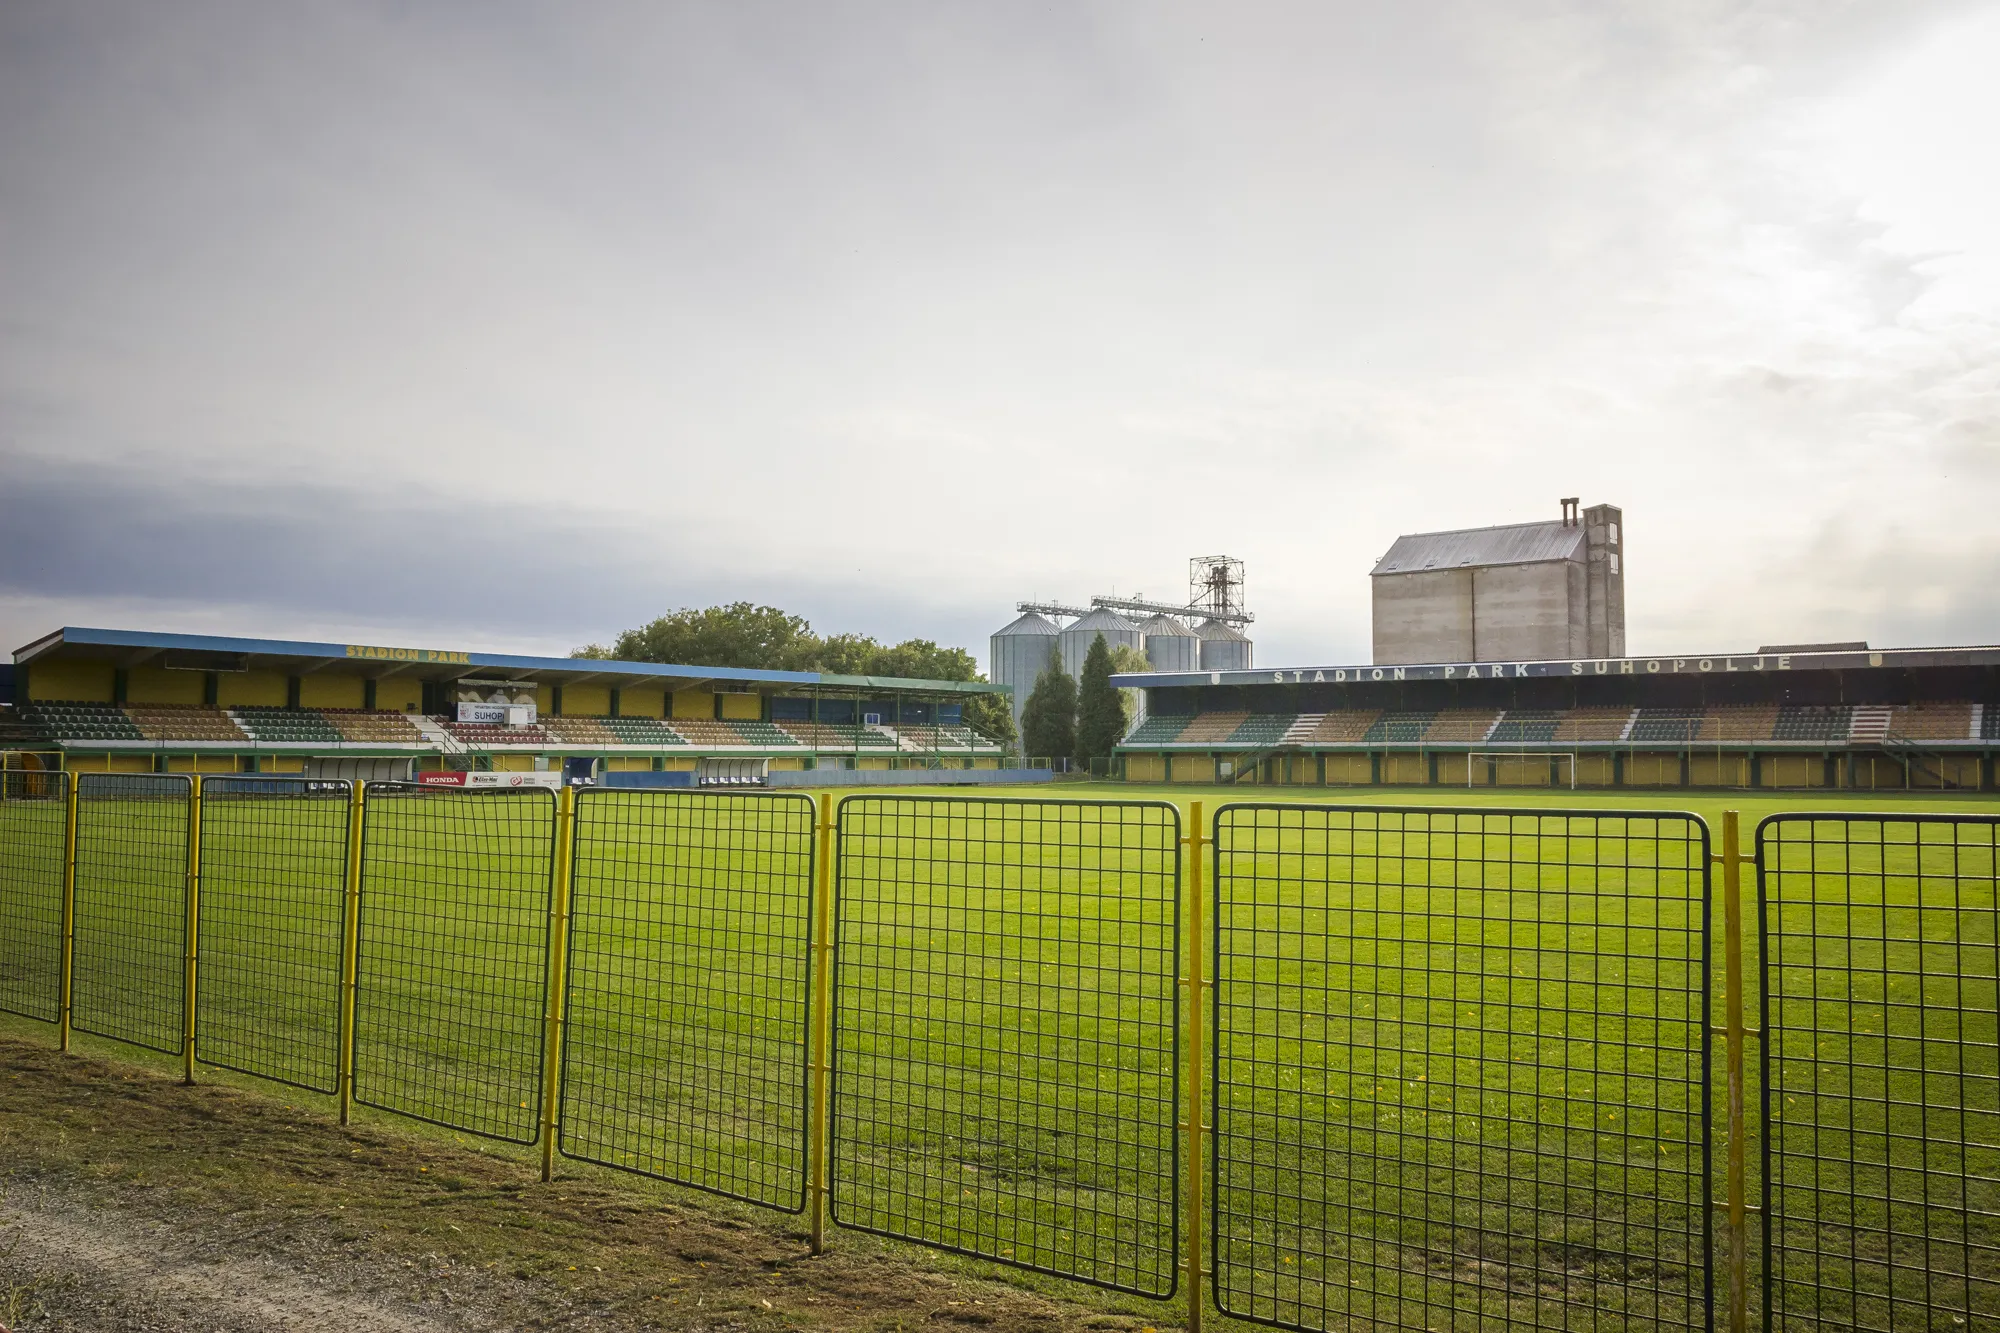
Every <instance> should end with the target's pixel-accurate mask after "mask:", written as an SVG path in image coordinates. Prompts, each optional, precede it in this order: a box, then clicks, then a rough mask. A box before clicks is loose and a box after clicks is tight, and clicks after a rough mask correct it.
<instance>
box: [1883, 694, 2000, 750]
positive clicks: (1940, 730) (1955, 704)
mask: <svg viewBox="0 0 2000 1333" xmlns="http://www.w3.org/2000/svg"><path fill="white" fill-rule="evenodd" d="M1889 735H1890V737H1891V738H1892V739H1895V740H1911V741H1969V740H1977V739H1979V738H1978V737H1977V736H1975V735H1974V732H1973V718H1972V705H1971V704H1970V703H1967V702H1965V701H1963V700H1953V701H1949V702H1940V703H1920V704H1901V705H1898V706H1897V707H1896V708H1894V709H1892V710H1891V711H1890V714H1889Z"/></svg>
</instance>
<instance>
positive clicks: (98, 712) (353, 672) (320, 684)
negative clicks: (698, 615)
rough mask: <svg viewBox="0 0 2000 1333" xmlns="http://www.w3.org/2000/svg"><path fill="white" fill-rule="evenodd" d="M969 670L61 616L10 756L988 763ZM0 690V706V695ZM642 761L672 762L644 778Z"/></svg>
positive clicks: (697, 774)
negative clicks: (917, 672)
mask: <svg viewBox="0 0 2000 1333" xmlns="http://www.w3.org/2000/svg"><path fill="white" fill-rule="evenodd" d="M1004 692H1005V691H1004V688H1003V687H1001V686H997V685H988V684H985V683H983V682H962V681H943V680H904V679H898V678H893V677H878V676H840V675H829V674H824V673H821V672H812V671H748V670H737V669H732V668H726V667H695V666H671V665H662V664H659V663H654V662H608V661H599V660H594V659H584V658H567V657H527V656H517V655H513V654H505V653H474V652H460V651H454V650H449V649H436V648H397V647H384V646H378V645H374V644H340V643H300V642H291V641H286V640H275V639H234V638H221V637H214V636H210V635H200V634H150V633H139V632H133V631H127V630H98V629H75V628H65V629H59V630H57V631H55V632H54V633H52V634H49V635H46V636H44V637H43V638H40V639H37V640H36V641H35V642H33V643H31V644H29V645H28V646H27V647H25V648H22V649H20V650H19V651H18V652H16V653H15V654H14V666H13V681H12V700H11V702H12V704H13V707H11V708H9V709H5V710H0V718H5V721H4V723H0V726H4V731H0V750H5V751H10V752H12V753H11V754H10V756H9V758H10V764H9V766H11V767H43V768H53V767H62V768H67V769H70V770H73V771H78V772H97V773H102V772H111V773H151V772H177V773H291V774H299V775H303V776H307V777H364V778H407V777H410V776H413V775H421V774H423V773H427V772H431V773H438V772H449V771H465V772H503V773H504V772H517V773H520V772H551V771H554V772H563V773H567V774H569V775H570V776H572V777H580V776H592V777H596V778H597V779H598V780H600V781H610V782H614V783H616V784H618V785H656V784H657V785H668V784H672V783H675V782H676V781H678V782H693V781H702V782H737V781H745V782H747V781H756V780H758V779H760V778H761V777H762V775H763V774H765V773H767V772H770V771H772V770H779V771H782V770H787V769H790V770H803V769H808V768H821V767H837V768H848V769H898V768H938V767H956V768H997V767H999V764H1000V759H1001V749H1000V747H999V746H998V745H997V744H995V743H994V742H992V741H991V740H989V739H987V738H986V737H984V736H982V735H980V734H979V733H977V732H975V731H974V730H972V729H971V728H970V727H968V726H967V725H966V724H965V721H964V718H963V713H962V706H963V703H964V700H965V699H966V697H967V696H968V695H973V694H991V693H1004ZM0 702H8V700H6V699H5V698H0ZM639 774H662V775H664V774H686V775H687V776H686V777H684V778H681V779H678V780H676V779H672V778H659V779H645V778H640V777H638V776H636V775H639Z"/></svg>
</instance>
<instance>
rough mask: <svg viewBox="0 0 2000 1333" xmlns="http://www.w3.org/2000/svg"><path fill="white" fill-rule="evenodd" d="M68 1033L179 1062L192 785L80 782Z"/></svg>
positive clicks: (168, 780)
mask: <svg viewBox="0 0 2000 1333" xmlns="http://www.w3.org/2000/svg"><path fill="white" fill-rule="evenodd" d="M76 781H77V789H76V798H77V814H76V883H75V887H74V898H75V901H74V905H73V906H72V908H71V912H72V922H71V930H72V931H73V933H74V942H73V944H72V946H71V947H72V953H71V962H70V967H71V979H70V1026H71V1027H73V1028H75V1029H76V1030H77V1031H79V1032H90V1033H94V1034H96V1035H97V1036H100V1037H112V1038H116V1039H117V1040H119V1041H127V1042H131V1043H132V1044H133V1045H135V1046H144V1047H147V1048H149V1049H151V1050H156V1051H162V1052H165V1053H166V1054H168V1055H177V1054H179V1053H180V1050H181V1041H182V1037H183V1034H184V1025H185V1023H186V1020H187V972H186V956H185V951H186V947H187V892H188V823H189V814H190V809H189V807H190V803H191V800H192V796H193V791H194V783H193V780H192V779H190V778H186V777H181V776H179V775H177V774H167V773H158V774H155V773H134V774H123V773H79V774H78V775H77V779H76Z"/></svg>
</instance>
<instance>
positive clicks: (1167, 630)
mask: <svg viewBox="0 0 2000 1333" xmlns="http://www.w3.org/2000/svg"><path fill="white" fill-rule="evenodd" d="M1139 633H1140V635H1141V636H1142V637H1143V638H1144V640H1145V644H1146V661H1147V662H1149V663H1151V664H1152V667H1153V670H1155V671H1197V670H1200V668H1201V640H1200V639H1197V638H1196V637H1195V636H1194V634H1193V632H1192V631H1190V630H1189V629H1188V627H1187V626H1186V625H1183V624H1181V622H1180V621H1178V620H1175V619H1174V618H1173V617H1172V616H1168V615H1156V616H1154V617H1153V618H1152V619H1151V620H1148V621H1146V622H1145V623H1144V624H1142V625H1140V626H1139Z"/></svg>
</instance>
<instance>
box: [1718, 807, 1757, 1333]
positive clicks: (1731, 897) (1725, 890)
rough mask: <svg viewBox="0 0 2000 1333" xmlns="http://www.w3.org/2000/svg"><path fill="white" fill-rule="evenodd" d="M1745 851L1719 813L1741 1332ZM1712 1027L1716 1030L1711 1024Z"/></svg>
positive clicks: (1732, 1304)
mask: <svg viewBox="0 0 2000 1333" xmlns="http://www.w3.org/2000/svg"><path fill="white" fill-rule="evenodd" d="M1749 859H1750V858H1749V857H1746V856H1744V855H1743V849H1742V826H1741V820H1740V818H1739V817H1738V814H1737V812H1736V811H1734V810H1725V811H1723V812H1722V854H1721V855H1720V856H1717V857H1716V858H1715V860H1716V861H1718V862H1720V863H1721V865H1722V988H1723V989H1722V1027H1721V1028H1720V1029H1719V1031H1720V1033H1721V1035H1722V1038H1723V1042H1724V1047H1723V1056H1724V1059H1725V1061H1726V1067H1727V1070H1728V1079H1729V1160H1728V1173H1729V1174H1728V1187H1727V1188H1728V1193H1727V1197H1726V1198H1725V1200H1724V1207H1725V1208H1726V1209H1727V1215H1728V1228H1729V1242H1728V1245H1729V1248H1728V1253H1727V1258H1726V1260H1725V1263H1726V1264H1727V1266H1728V1270H1729V1271H1728V1279H1729V1285H1728V1301H1729V1307H1728V1312H1727V1313H1728V1327H1729V1331H1730V1333H1745V1330H1746V1329H1747V1328H1748V1327H1749V1321H1750V1245H1749V1228H1748V1225H1747V1219H1748V1215H1749V1214H1750V1213H1751V1212H1752V1211H1755V1210H1754V1209H1752V1208H1751V1206H1750V1202H1749V1198H1748V1183H1749V1178H1748V1171H1747V1155H1746V1147H1747V1145H1746V1144H1745V1143H1744V1139H1745V1136H1746V1132H1747V1130H1746V1124H1747V1121H1746V1116H1745V1113H1744V1106H1743V1102H1744V1074H1743V1047H1744V1044H1745V1040H1746V1038H1747V1037H1748V1036H1749V1035H1751V1034H1750V1031H1749V1029H1747V1028H1745V1027H1744V1025H1743V863H1744V862H1745V861H1746V860H1749ZM1711 1030H1712V1031H1714V1030H1716V1029H1711Z"/></svg>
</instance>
